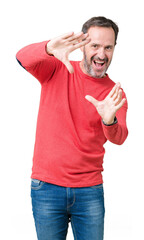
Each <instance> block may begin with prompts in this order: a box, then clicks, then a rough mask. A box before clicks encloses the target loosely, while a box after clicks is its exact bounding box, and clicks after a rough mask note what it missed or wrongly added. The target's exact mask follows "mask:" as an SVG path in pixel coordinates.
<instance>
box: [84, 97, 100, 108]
mask: <svg viewBox="0 0 144 240" xmlns="http://www.w3.org/2000/svg"><path fill="white" fill-rule="evenodd" d="M85 98H86V99H87V100H88V101H89V102H91V103H92V104H93V105H94V106H95V107H97V104H98V101H97V100H96V99H95V98H94V97H92V96H89V95H86V96H85Z"/></svg>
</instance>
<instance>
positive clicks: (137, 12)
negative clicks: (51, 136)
mask: <svg viewBox="0 0 144 240" xmlns="http://www.w3.org/2000/svg"><path fill="white" fill-rule="evenodd" d="M93 16H105V17H108V18H111V19H112V20H114V21H115V22H116V23H118V25H119V28H120V32H119V36H118V43H117V46H116V49H115V53H114V58H113V61H112V64H111V66H110V68H109V70H108V74H109V76H110V77H111V79H113V80H114V81H115V82H118V81H119V82H121V85H122V87H123V89H124V91H125V92H126V95H127V98H128V103H129V109H128V116H127V124H128V129H129V136H128V138H127V140H126V142H125V143H124V144H123V145H122V146H116V145H114V144H112V143H109V142H107V143H106V145H105V148H106V155H105V158H104V172H103V178H104V189H105V207H106V216H105V240H129V239H130V240H133V239H134V240H135V239H138V240H143V239H144V232H143V227H144V225H143V224H144V220H143V219H144V194H143V191H144V187H143V185H144V174H143V168H144V167H143V166H144V164H143V161H144V154H143V148H144V141H143V135H144V123H143V116H144V114H143V103H144V93H143V92H144V91H143V86H144V85H143V81H144V76H143V64H144V62H143V57H144V33H143V29H144V28H143V23H144V17H143V5H142V0H141V1H140V0H137V1H133V0H127V1H126V0H125V1H122V0H121V1H116V0H109V1H108V0H103V1H96V0H94V1H93V0H89V1H84V0H73V1H68V0H61V1H60V0H57V1H56V0H53V1H49V0H47V1H46V0H41V1H38V0H25V1H20V0H13V1H10V0H9V1H6V0H5V1H3V3H1V5H0V23H1V27H0V35H1V37H0V166H1V167H0V186H1V188H0V219H1V224H0V227H1V230H0V239H2V240H8V239H15V240H25V239H27V240H36V233H35V227H34V222H33V217H32V212H31V199H30V175H31V167H32V156H33V147H34V140H35V128H36V120H37V113H38V106H39V97H40V84H39V82H38V81H37V80H36V79H35V78H34V77H32V76H31V75H30V74H29V73H27V72H26V71H25V70H24V69H23V68H21V67H20V66H19V65H18V63H17V61H16V59H15V55H16V52H17V51H18V50H19V49H20V48H22V47H24V46H26V45H28V44H30V43H34V42H40V41H44V40H48V39H50V38H52V37H55V36H59V35H61V34H63V33H66V32H69V31H74V32H79V31H80V30H81V26H82V24H83V23H84V22H85V21H87V20H88V19H89V18H91V17H93ZM81 57H82V56H81V53H80V51H76V52H74V53H73V54H72V55H71V58H72V59H75V60H76V59H79V60H80V59H81ZM67 239H73V235H72V231H71V225H70V226H69V231H68V237H67ZM88 240H90V239H88Z"/></svg>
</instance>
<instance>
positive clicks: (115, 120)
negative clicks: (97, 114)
mask: <svg viewBox="0 0 144 240" xmlns="http://www.w3.org/2000/svg"><path fill="white" fill-rule="evenodd" d="M102 122H103V124H104V125H105V126H112V125H114V124H116V123H117V122H118V121H117V118H116V117H115V118H114V122H113V123H111V124H106V123H105V122H104V121H103V120H102Z"/></svg>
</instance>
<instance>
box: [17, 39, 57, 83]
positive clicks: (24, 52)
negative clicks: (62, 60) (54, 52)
mask: <svg viewBox="0 0 144 240" xmlns="http://www.w3.org/2000/svg"><path fill="white" fill-rule="evenodd" d="M47 43H48V41H44V42H41V43H34V44H31V45H28V46H26V47H24V48H22V49H21V50H20V51H18V53H17V54H16V59H17V61H18V62H19V64H20V65H21V66H22V67H23V68H24V69H26V70H27V71H28V72H29V73H31V74H32V75H33V76H34V77H35V78H37V79H38V81H39V82H40V83H41V84H43V83H44V82H45V81H48V80H50V78H51V77H52V76H53V74H54V72H55V70H56V67H57V65H58V62H59V60H58V59H56V58H55V57H54V56H50V55H48V54H47V52H46V45H47Z"/></svg>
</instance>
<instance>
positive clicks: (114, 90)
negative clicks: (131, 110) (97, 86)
mask: <svg viewBox="0 0 144 240" xmlns="http://www.w3.org/2000/svg"><path fill="white" fill-rule="evenodd" d="M120 87H121V85H120V83H119V82H118V83H116V84H115V85H114V87H113V88H112V90H111V91H110V93H109V94H108V96H109V97H112V96H113V95H114V93H116V89H117V88H120Z"/></svg>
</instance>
